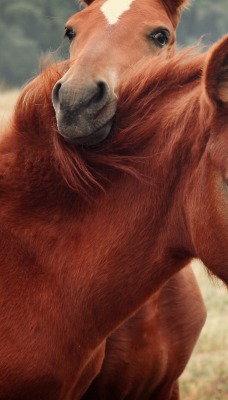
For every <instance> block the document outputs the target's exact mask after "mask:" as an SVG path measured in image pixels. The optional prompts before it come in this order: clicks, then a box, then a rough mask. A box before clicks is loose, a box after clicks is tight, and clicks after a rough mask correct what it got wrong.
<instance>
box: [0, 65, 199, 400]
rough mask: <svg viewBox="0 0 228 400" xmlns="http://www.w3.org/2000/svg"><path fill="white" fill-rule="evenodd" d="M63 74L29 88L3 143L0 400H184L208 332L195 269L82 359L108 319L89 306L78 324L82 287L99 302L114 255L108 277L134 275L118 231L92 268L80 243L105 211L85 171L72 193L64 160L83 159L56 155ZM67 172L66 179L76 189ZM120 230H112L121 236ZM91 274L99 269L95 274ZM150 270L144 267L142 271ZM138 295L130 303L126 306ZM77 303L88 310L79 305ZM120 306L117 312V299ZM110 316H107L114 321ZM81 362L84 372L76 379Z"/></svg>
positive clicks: (61, 148)
mask: <svg viewBox="0 0 228 400" xmlns="http://www.w3.org/2000/svg"><path fill="white" fill-rule="evenodd" d="M67 68H68V67H67V65H66V64H64V63H63V64H60V65H59V66H56V67H51V68H49V69H47V70H46V71H45V72H44V73H43V74H41V75H40V76H38V77H37V78H36V79H35V80H34V81H33V82H31V83H30V84H28V85H27V86H26V87H25V88H24V90H23V92H22V94H21V96H20V98H19V100H18V103H17V105H16V109H15V114H14V117H13V119H12V122H11V123H10V124H9V126H8V129H7V131H3V132H2V133H1V142H0V153H1V158H0V159H1V163H0V171H1V173H0V176H1V186H0V188H1V189H0V196H1V212H0V220H1V234H0V238H1V239H0V257H1V268H2V271H1V277H0V283H1V298H0V321H1V324H0V338H1V341H0V352H1V358H0V397H1V399H2V400H8V399H13V400H14V399H15V400H22V399H23V400H26V399H31V398H32V399H33V400H36V399H37V400H38V399H41V398H45V399H47V400H49V399H64V400H65V399H78V398H84V399H89V398H93V399H95V398H102V399H105V398H109V399H111V398H115V399H117V398H123V396H124V393H125V394H126V393H128V394H129V396H130V398H142V396H144V398H147V397H148V395H150V396H153V397H152V398H153V399H155V398H160V399H162V397H161V395H162V396H163V398H164V399H168V398H169V397H170V399H172V400H173V399H178V398H179V391H178V382H177V379H178V377H179V375H180V374H181V372H182V371H183V369H184V367H185V365H186V363H187V361H188V359H189V357H190V355H191V352H192V349H193V347H194V345H195V342H196V340H197V338H198V336H199V333H200V330H201V328H202V326H203V324H204V321H205V307H204V303H203V301H202V297H201V294H200V291H199V289H198V286H197V283H196V280H195V278H194V275H193V272H192V270H191V268H190V267H186V268H185V269H183V270H182V271H180V272H178V273H176V274H175V275H174V276H172V277H171V278H170V279H169V280H167V281H165V283H164V285H163V286H161V288H159V289H158V290H156V292H155V293H154V295H152V296H150V297H149V298H148V299H147V300H146V301H145V302H143V304H142V305H141V306H140V307H137V309H134V310H132V312H131V315H129V317H128V318H127V320H126V321H125V322H122V323H121V324H117V325H116V326H115V328H114V330H112V332H111V331H110V332H109V334H108V335H107V336H106V337H105V338H103V340H102V342H101V343H99V344H98V346H97V348H96V349H95V350H94V351H92V353H91V354H88V356H87V355H86V354H85V353H84V348H82V349H81V346H82V344H81V342H80V340H81V339H80V338H79V337H78V333H79V331H80V334H83V337H84V338H85V340H87V337H88V344H89V336H88V333H89V332H91V333H92V332H93V329H94V328H93V324H94V323H95V326H96V324H97V322H98V321H97V322H96V319H97V317H96V315H97V316H99V314H100V312H101V313H102V312H103V311H102V310H99V309H97V308H96V305H95V303H94V308H93V309H91V310H90V313H91V321H90V323H89V325H85V326H84V323H83V324H82V323H81V321H83V320H84V317H86V314H85V311H86V310H87V295H88V294H87V293H86V292H84V280H85V279H86V280H87V279H88V282H90V284H91V285H92V287H94V288H95V286H94V284H96V281H97V280H99V281H100V282H99V288H97V289H98V294H99V293H102V291H103V289H102V286H103V279H104V278H105V276H104V277H103V278H102V275H103V273H102V269H101V270H100V271H99V269H100V267H99V265H100V263H101V265H102V264H103V256H104V257H105V258H106V256H108V258H109V255H108V253H109V251H110V252H111V253H112V252H113V251H114V254H113V255H114V259H113V261H112V264H110V267H111V266H112V265H113V267H112V273H111V270H110V273H111V275H112V274H114V276H115V274H116V272H115V269H116V268H117V271H118V269H119V268H120V269H121V270H122V271H123V272H124V271H125V270H126V267H127V265H130V264H131V255H130V254H128V255H127V254H126V255H124V257H123V259H122V261H121V262H118V260H116V257H118V252H119V250H118V248H116V250H115V247H116V245H117V244H118V235H119V234H120V231H119V234H117V239H114V242H115V245H114V248H113V245H112V246H111V249H110V250H109V249H108V243H109V239H108V237H107V242H106V244H105V243H103V245H102V248H103V249H104V245H105V247H106V249H105V252H104V253H103V249H99V250H98V248H97V249H96V246H95V249H94V250H95V251H94V250H93V251H92V253H93V254H92V258H91V260H90V261H89V258H88V266H87V265H85V268H84V266H83V264H84V261H85V260H86V258H87V257H90V256H89V250H88V249H89V247H90V246H91V245H92V242H91V243H90V244H89V243H88V242H87V240H86V241H85V242H84V238H86V237H87V235H88V232H86V231H87V224H85V222H86V220H87V223H89V225H90V222H89V220H90V218H91V217H92V220H93V219H94V212H95V215H96V213H97V211H98V210H99V200H98V198H99V197H100V195H102V197H103V196H104V199H105V198H106V194H105V193H104V192H103V189H102V188H101V186H100V185H99V184H98V186H97V182H96V179H94V180H93V179H92V181H93V184H94V185H95V187H94V188H92V187H91V182H89V181H88V178H89V177H90V178H92V176H91V173H88V174H87V172H86V175H85V176H84V177H83V170H84V167H85V165H84V162H83V160H82V164H81V167H80V168H78V167H77V173H78V174H79V175H78V178H79V180H77V179H76V177H75V178H74V183H75V184H76V186H77V190H75V188H71V186H72V182H70V179H71V178H72V177H73V176H74V172H75V171H74V165H73V164H71V161H70V157H68V156H69V154H68V155H67V158H68V161H69V162H70V164H71V173H70V172H69V169H68V167H69V165H67V163H65V161H64V159H63V156H64V154H65V152H66V154H67V153H68V151H69V152H70V153H71V151H73V153H75V151H77V149H76V148H75V147H74V146H73V147H72V146H71V145H70V144H69V143H67V144H66V143H65V142H63V143H59V133H58V131H57V130H56V122H55V114H54V110H53V107H52V104H51V92H52V88H53V85H54V83H55V82H56V81H58V79H59V77H60V76H61V75H63V74H64V72H65V70H66V69H67ZM78 150H79V152H78V156H79V157H80V153H81V152H82V154H83V153H84V151H86V152H87V151H88V150H86V149H83V148H79V149H78ZM93 151H94V150H93ZM94 155H95V154H94ZM78 161H79V158H78ZM63 166H64V169H65V172H66V171H68V173H69V182H66V180H67V179H66V176H65V174H64V171H63V170H62V168H63ZM80 171H81V172H80ZM105 171H106V173H107V170H106V167H105ZM94 172H95V170H94ZM110 172H111V171H110ZM81 173H82V174H81ZM72 174H73V175H72ZM118 175H119V172H118ZM121 175H122V173H121ZM103 176H104V177H105V175H103ZM70 177H71V178H70ZM105 181H106V179H105ZM22 182H23V184H22ZM106 183H108V182H106ZM144 184H145V182H144V183H143V185H144ZM78 185H79V186H78ZM84 189H85V190H87V192H89V193H90V190H92V191H93V190H95V193H97V195H98V198H97V200H96V201H95V204H94V202H93V203H91V197H90V195H89V193H88V196H87V197H86V196H85V190H84ZM107 189H108V188H107ZM100 191H101V193H100ZM95 193H94V194H95ZM90 194H91V193H90ZM108 197H109V196H108ZM88 198H89V200H88ZM93 200H94V198H93ZM97 201H98V202H97ZM107 201H108V203H109V200H108V198H106V200H105V203H106V202H107ZM94 206H95V210H93V208H94ZM114 207H116V206H115V204H114ZM75 212H76V219H75ZM91 212H92V214H91ZM99 213H100V212H99ZM86 215H87V216H86ZM89 215H91V216H89ZM100 215H102V212H101V214H100ZM97 218H98V220H97V222H98V226H97V227H98V228H99V227H100V228H101V231H100V234H99V235H101V237H103V238H104V239H105V235H103V232H104V229H105V230H106V229H108V230H109V229H110V228H111V230H110V234H111V237H112V234H113V233H114V231H113V233H112V230H113V228H112V226H111V225H110V221H106V222H105V220H104V221H103V222H104V226H103V228H102V220H101V221H100V222H99V219H100V217H97ZM72 222H73V224H72ZM84 228H85V231H84V234H82V233H83V232H82V231H83V230H84ZM91 228H92V226H91ZM100 228H99V229H100ZM119 228H120V224H119V223H117V225H116V227H115V230H116V229H117V230H119ZM72 229H73V230H72ZM99 229H98V231H99ZM126 229H127V230H126V232H128V226H126ZM92 230H93V229H92ZM96 230H97V229H95V231H94V233H95V232H96ZM116 232H117V231H116ZM91 233H92V231H91ZM94 233H93V235H94ZM110 234H109V235H110ZM69 235H70V236H69ZM71 235H72V239H73V241H72V239H71ZM81 235H82V236H81ZM68 237H69V241H68ZM83 237H84V238H83ZM70 242H71V243H70ZM81 243H84V244H83V246H84V245H85V248H84V247H82V246H81ZM94 244H95V243H94ZM88 245H89V247H88ZM120 246H121V243H120ZM66 250H67V251H66ZM142 251H143V249H142ZM105 254H106V255H105ZM142 254H143V253H142ZM81 256H82V259H81V260H80V257H81ZM110 256H111V254H110ZM126 256H127V258H128V257H129V261H130V264H129V261H127V258H126ZM78 257H79V258H78ZM84 257H85V259H84ZM94 257H95V258H94ZM93 258H94V261H93ZM83 260H84V261H83ZM111 260H112V257H111V258H110V261H111ZM94 262H95V264H97V263H98V264H97V267H99V268H98V269H97V271H96V268H95V266H93V263H94ZM144 262H145V259H144V258H143V256H142V260H141V262H140V263H139V264H138V267H139V268H140V265H141V264H142V263H143V264H144ZM86 264H87V262H86ZM72 266H73V269H72ZM97 272H98V275H97V277H96V274H97ZM110 273H109V275H110ZM117 273H118V272H117ZM94 274H95V275H94ZM100 274H101V275H100ZM93 275H94V277H93ZM99 275H100V277H99ZM111 275H110V276H107V279H108V280H107V279H106V278H105V281H106V283H108V284H109V285H110V294H111V293H112V289H111V287H112V283H111V282H112V276H111ZM94 279H95V280H94ZM93 281H94V283H93ZM97 283H98V281H97ZM120 283H121V280H120ZM133 291H134V288H133ZM83 292H84V294H83ZM84 295H85V297H84ZM132 295H133V297H134V294H131V293H129V299H128V300H129V301H131V296H132ZM81 296H82V298H84V299H83V303H84V305H83V307H82V308H81V306H80V304H78V300H79V299H80V297H81ZM117 299H118V298H117ZM113 300H114V301H116V298H115V294H114V297H113ZM93 301H95V298H94V300H93ZM104 306H105V303H104ZM89 307H90V305H89ZM121 307H123V304H122V306H121ZM111 313H112V310H111V309H110V313H109V314H110V315H109V318H112V316H111ZM78 318H79V319H78ZM121 319H122V317H121ZM85 322H86V321H85ZM86 324H87V322H86ZM98 326H99V323H98ZM87 329H88V330H87ZM96 329H97V327H96ZM78 330H79V331H78ZM78 357H79V358H78ZM79 361H80V363H81V362H82V364H84V362H85V365H83V367H82V368H81V369H80V367H79ZM126 367H127V368H126ZM162 393H163V394H162ZM169 395H170V396H169Z"/></svg>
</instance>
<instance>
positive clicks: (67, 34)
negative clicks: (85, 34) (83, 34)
mask: <svg viewBox="0 0 228 400" xmlns="http://www.w3.org/2000/svg"><path fill="white" fill-rule="evenodd" d="M75 35H76V33H75V32H74V30H73V29H72V28H67V27H66V28H65V35H64V36H65V37H68V39H69V41H70V42H72V40H73V39H74V37H75Z"/></svg>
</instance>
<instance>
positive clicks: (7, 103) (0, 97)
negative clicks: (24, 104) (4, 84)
mask: <svg viewBox="0 0 228 400" xmlns="http://www.w3.org/2000/svg"><path fill="white" fill-rule="evenodd" d="M18 95H19V90H17V89H15V90H12V91H8V92H7V91H3V90H1V89H0V126H1V125H3V123H5V122H6V121H7V120H8V118H9V117H10V115H11V114H12V110H13V107H14V105H15V103H16V100H17V98H18Z"/></svg>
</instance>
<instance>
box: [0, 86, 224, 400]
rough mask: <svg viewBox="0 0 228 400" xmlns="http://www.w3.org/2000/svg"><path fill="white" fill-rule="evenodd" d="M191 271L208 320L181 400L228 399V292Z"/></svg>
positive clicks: (8, 103)
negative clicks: (195, 277)
mask: <svg viewBox="0 0 228 400" xmlns="http://www.w3.org/2000/svg"><path fill="white" fill-rule="evenodd" d="M18 94H19V91H18V90H14V91H11V92H3V93H1V92H0V125H1V124H2V123H3V122H4V121H6V120H7V118H9V116H10V114H11V112H12V109H13V106H14V104H15V102H16V99H17V97H18ZM194 270H195V273H196V276H197V279H198V282H199V286H200V288H201V291H202V293H203V297H204V300H205V303H206V306H207V310H208V317H207V322H206V324H205V326H204V328H203V331H202V333H201V337H200V339H199V341H198V344H197V346H196V348H195V351H194V354H193V355H192V358H191V360H190V362H189V364H188V366H187V368H186V370H185V372H184V374H183V375H182V377H181V394H182V396H181V398H182V400H226V399H227V398H228V295H227V290H226V289H225V288H224V287H223V286H221V285H220V284H219V283H218V282H217V281H215V282H212V281H211V280H210V279H209V278H208V276H207V274H206V273H205V271H204V269H203V268H202V266H201V267H200V268H199V266H198V265H197V263H195V265H194Z"/></svg>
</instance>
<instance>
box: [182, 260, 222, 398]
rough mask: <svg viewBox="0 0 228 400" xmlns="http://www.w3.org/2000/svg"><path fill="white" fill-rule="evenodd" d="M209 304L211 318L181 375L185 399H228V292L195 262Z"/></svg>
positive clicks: (195, 269) (204, 295)
mask: <svg viewBox="0 0 228 400" xmlns="http://www.w3.org/2000/svg"><path fill="white" fill-rule="evenodd" d="M194 271H195V273H196V277H197V280H198V282H199V286H200V288H201V291H202V294H203V297H204V301H205V304H206V307H207V312H208V315H207V321H206V324H205V326H204V328H203V330H202V333H201V336H200V339H199V341H198V343H197V345H196V348H195V351H194V353H193V355H192V357H191V360H190V362H189V364H188V366H187V368H186V370H185V372H184V374H183V375H182V377H181V393H182V399H183V400H226V399H227V398H228V293H227V289H226V288H225V287H224V286H223V285H222V284H220V283H219V282H217V281H214V282H212V281H211V279H209V278H208V275H207V273H206V272H205V271H204V269H203V268H202V266H199V265H197V264H195V265H194Z"/></svg>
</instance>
